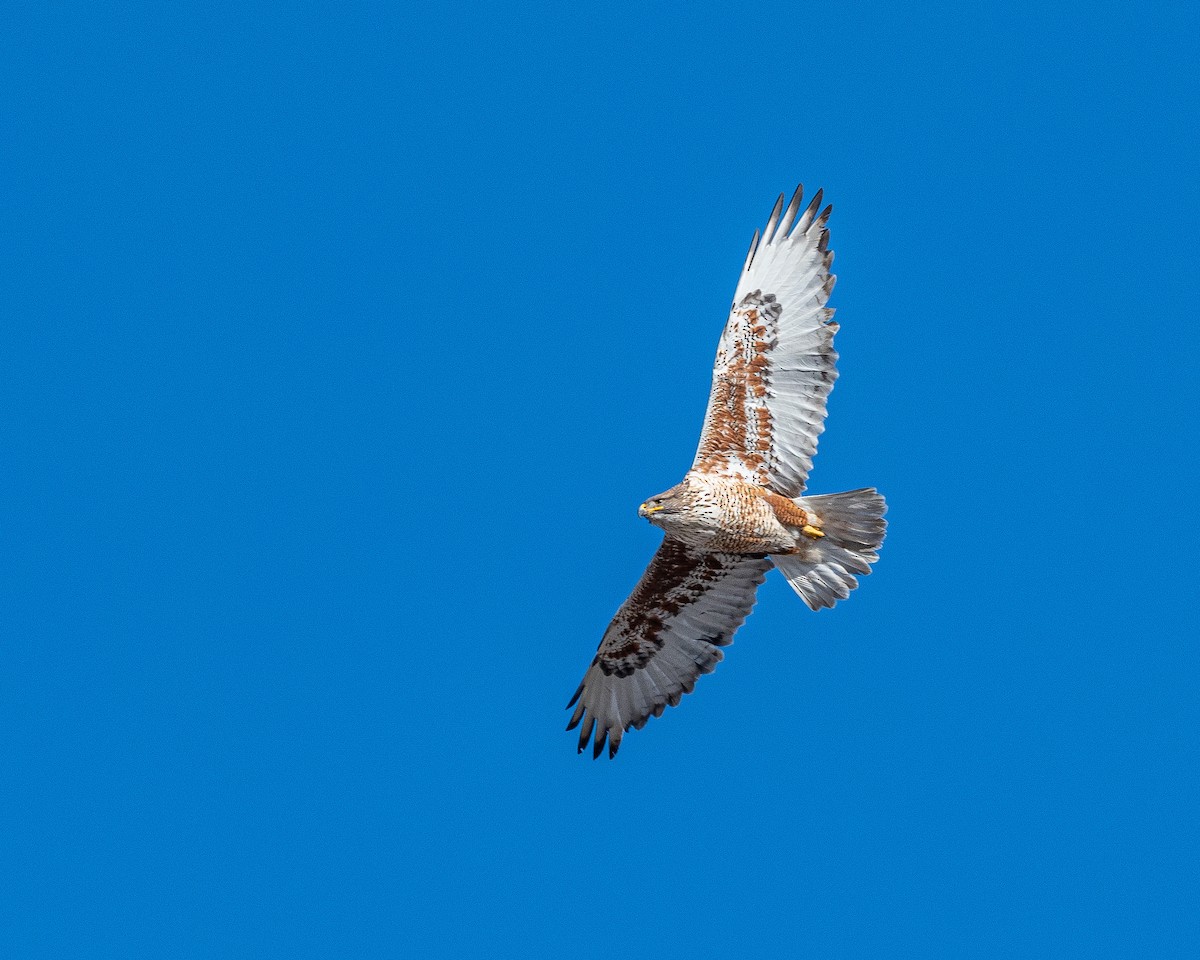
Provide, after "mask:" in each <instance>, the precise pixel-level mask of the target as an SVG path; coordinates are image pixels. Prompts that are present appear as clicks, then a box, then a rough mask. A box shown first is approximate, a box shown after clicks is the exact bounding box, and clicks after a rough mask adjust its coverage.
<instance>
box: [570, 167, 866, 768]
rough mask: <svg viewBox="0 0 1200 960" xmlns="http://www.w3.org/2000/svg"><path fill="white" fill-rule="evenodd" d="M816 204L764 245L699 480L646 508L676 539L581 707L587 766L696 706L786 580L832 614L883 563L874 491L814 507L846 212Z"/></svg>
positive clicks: (615, 623)
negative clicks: (677, 710)
mask: <svg viewBox="0 0 1200 960" xmlns="http://www.w3.org/2000/svg"><path fill="white" fill-rule="evenodd" d="M802 197H803V188H802V187H798V188H797V189H796V193H795V194H794V195H793V197H792V201H791V203H790V204H788V206H787V209H786V210H785V209H784V206H783V199H784V198H783V195H782V194H781V195H780V197H779V200H778V202H777V203H776V204H775V209H774V210H773V211H772V212H771V217H770V219H769V220H768V221H767V225H766V227H765V228H764V229H763V231H762V235H761V238H760V236H759V234H758V233H757V232H756V233H755V234H754V239H753V240H752V241H751V242H750V253H749V254H748V255H747V257H746V265H745V267H744V268H743V269H742V274H741V278H740V279H739V281H738V285H737V290H736V292H735V293H734V295H733V307H732V309H731V311H730V314H729V320H728V322H727V323H726V324H725V332H724V333H723V334H722V335H721V342H720V343H719V344H718V346H717V359H716V363H715V364H714V366H713V380H712V393H711V394H710V396H709V400H708V412H707V413H706V414H705V417H704V430H703V432H702V433H701V435H700V448H699V449H698V450H697V452H696V459H695V461H694V462H693V463H692V467H691V469H690V470H689V471H688V472H687V474H686V475H685V476H684V478H683V480H682V481H681V482H680V483H678V484H676V485H675V486H674V487H672V488H671V489H670V490H668V491H666V492H665V493H660V494H659V495H658V496H656V497H651V498H650V499H648V500H647V501H646V502H645V503H643V504H642V505H641V506H640V507H639V508H638V514H639V515H640V516H642V517H645V518H646V519H647V520H649V521H650V522H651V523H652V524H654V525H655V526H657V527H661V528H662V529H663V531H664V532H665V534H666V536H665V537H664V539H663V542H662V545H661V546H660V547H659V548H658V553H656V554H655V556H654V559H653V560H652V561H651V563H650V566H649V567H648V568H647V570H646V572H645V573H644V574H643V575H642V579H641V580H640V581H639V583H638V585H637V586H636V587H635V588H634V591H633V593H632V594H631V595H630V597H629V599H628V600H626V601H625V603H623V604H622V605H621V609H620V610H618V611H617V615H616V616H615V617H613V620H612V623H610V624H609V626H608V629H607V630H605V631H604V637H603V639H602V640H601V641H600V648H599V650H597V652H596V656H595V657H594V658H593V660H592V663H591V665H590V666H589V667H588V669H587V672H586V673H585V674H584V676H583V682H582V683H581V684H580V685H579V689H578V690H576V691H575V696H574V697H572V698H571V702H570V703H569V704H567V709H568V710H569V709H571V707H574V708H575V712H574V713H573V714H572V716H571V722H570V723H569V724H568V725H567V729H568V730H571V729H573V728H574V727H576V726H577V725H579V724H580V723H582V724H583V727H582V729H581V730H580V734H579V752H580V753H582V752H583V751H584V749H586V747H587V743H588V740H589V738H592V739H593V747H592V755H593V757H599V756H600V753H601V752H602V751H603V749H604V744H605V742H606V741H607V743H608V755H609V756H610V757H614V756H616V754H617V750H618V748H619V747H620V745H621V738H622V737H623V736H624V735H625V731H626V730H628V729H629V728H630V727H635V728H637V729H641V728H642V727H643V726H645V724H646V721H647V720H648V719H649V718H650V717H652V716H655V717H658V716H661V715H662V712H663V710H664V709H665V708H666V707H667V706H672V707H673V706H675V705H676V704H678V703H679V700H680V698H681V697H682V696H683V695H684V694H685V693H691V691H692V688H693V687H694V686H695V684H696V678H697V677H698V676H700V674H702V673H710V672H712V670H713V669H714V668H715V667H716V665H717V663H718V662H719V661H720V660H721V659H722V656H723V654H722V652H721V647H723V646H725V645H726V644H728V643H729V642H730V641H731V640H732V638H733V633H734V631H735V630H737V628H738V627H739V626H741V624H742V622H743V621H744V620H745V619H746V616H747V615H748V614H749V613H750V608H751V607H752V606H754V593H755V590H756V589H757V588H758V585H759V584H760V583H762V582H763V578H764V577H765V576H766V574H767V571H768V570H770V569H771V567H772V566H775V567H778V568H779V570H780V572H781V573H782V574H783V575H784V576H785V577H786V578H787V581H788V583H790V584H791V585H792V588H793V589H794V590H795V591H796V592H797V593H798V594H800V596H801V597H802V598H803V599H804V601H805V602H806V603H807V604H808V605H809V606H810V607H812V609H814V610H817V609H820V608H821V607H832V606H833V605H834V604H835V603H836V602H837V601H838V600H844V599H846V597H848V596H850V591H851V590H853V589H854V588H855V587H856V586H858V580H857V579H856V578H855V574H867V573H870V572H871V564H872V563H874V562H875V561H876V560H877V559H878V557H879V555H878V553H877V552H876V551H877V550H878V549H879V546H880V544H881V543H882V542H883V536H884V529H885V527H886V523H885V521H884V519H883V515H884V513H885V511H886V510H887V506H886V504H885V503H884V500H883V497H881V496H880V495H879V494H878V493H876V492H875V490H874V489H873V488H865V489H862V490H852V491H850V492H849V493H835V494H826V495H824V496H807V497H806V496H801V494H803V492H804V488H805V483H806V481H807V478H808V472H809V470H810V469H812V458H813V454H814V453H815V452H816V449H817V436H818V435H819V434H820V433H821V431H822V430H823V429H824V421H825V399H826V397H827V396H828V395H829V391H830V389H831V388H832V387H833V381H834V380H835V379H836V378H837V369H836V367H835V363H836V361H837V354H836V353H835V352H834V350H833V335H834V333H835V332H836V331H837V324H836V323H834V322H833V320H832V318H833V311H832V310H830V309H829V308H828V307H826V306H825V303H826V301H827V300H828V299H829V293H830V291H831V290H832V289H833V282H834V276H833V274H831V273H830V272H829V267H830V265H831V263H832V262H833V253H832V251H830V250H829V230H828V229H827V228H826V223H827V222H828V219H829V214H830V212H831V209H832V208H831V207H826V208H825V209H824V210H821V209H820V207H821V191H820V190H818V191H817V194H816V196H814V197H813V198H812V202H810V203H809V204H808V206H807V207H806V208H805V209H804V210H803V212H801V210H800V205H801V202H802ZM818 211H820V212H818ZM797 215H798V216H797ZM593 734H594V737H593Z"/></svg>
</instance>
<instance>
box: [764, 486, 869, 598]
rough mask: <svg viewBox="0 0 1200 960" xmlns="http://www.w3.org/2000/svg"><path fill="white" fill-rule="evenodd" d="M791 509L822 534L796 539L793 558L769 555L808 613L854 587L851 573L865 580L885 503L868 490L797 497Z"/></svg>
mask: <svg viewBox="0 0 1200 960" xmlns="http://www.w3.org/2000/svg"><path fill="white" fill-rule="evenodd" d="M796 504H797V505H798V506H799V507H800V508H801V509H803V510H804V511H805V512H806V513H808V514H809V516H810V518H811V522H812V523H813V525H814V526H816V527H818V528H819V529H820V531H821V533H823V534H824V536H823V537H820V538H816V539H814V538H811V537H808V536H804V535H801V536H800V537H799V538H798V539H799V541H800V544H799V546H798V547H797V551H796V553H792V554H772V555H771V559H772V560H773V561H774V563H775V566H776V567H778V568H779V570H780V571H781V572H782V573H783V575H784V576H785V577H786V578H787V582H788V583H789V584H791V586H792V589H793V590H795V591H796V593H798V594H800V596H801V598H803V600H804V602H805V603H807V604H808V605H809V606H810V607H812V609H814V610H819V609H820V608H821V607H832V606H833V605H834V604H835V603H837V602H838V601H839V600H845V599H846V598H847V597H848V596H850V591H851V590H853V589H854V588H855V587H857V586H858V579H857V578H856V577H855V576H854V574H856V573H857V574H861V575H863V576H865V575H866V574H868V573H870V572H871V564H873V563H874V562H875V561H876V560H878V559H879V553H878V550H879V547H880V545H881V544H882V543H883V538H884V533H885V531H886V529H887V521H886V520H884V519H883V515H884V514H885V513H887V503H886V501H885V500H884V499H883V497H882V496H880V494H879V493H877V492H876V491H875V489H874V488H873V487H865V488H863V489H862V490H851V491H849V492H847V493H830V494H825V495H823V496H817V497H799V498H797V499H796Z"/></svg>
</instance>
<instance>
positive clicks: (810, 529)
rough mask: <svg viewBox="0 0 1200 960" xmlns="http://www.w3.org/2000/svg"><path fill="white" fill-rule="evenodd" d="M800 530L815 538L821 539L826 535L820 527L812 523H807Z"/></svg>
mask: <svg viewBox="0 0 1200 960" xmlns="http://www.w3.org/2000/svg"><path fill="white" fill-rule="evenodd" d="M800 532H801V533H802V534H804V535H805V536H806V537H812V538H813V539H814V540H820V539H821V538H822V537H823V536H825V534H824V532H822V530H821V528H820V527H814V526H813V525H812V524H811V523H806V524H805V525H804V526H803V527H801V528H800Z"/></svg>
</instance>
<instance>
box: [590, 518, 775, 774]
mask: <svg viewBox="0 0 1200 960" xmlns="http://www.w3.org/2000/svg"><path fill="white" fill-rule="evenodd" d="M770 569H771V561H770V560H769V559H767V558H766V557H764V556H762V555H750V554H734V553H701V552H699V551H696V550H692V549H691V548H689V547H687V546H684V544H682V543H680V542H679V541H678V540H674V539H672V538H670V537H667V538H666V539H665V540H663V542H662V545H661V546H660V547H659V548H658V553H656V554H655V555H654V559H653V560H652V561H650V566H649V567H647V568H646V572H645V573H644V574H642V579H641V580H640V581H638V585H637V586H636V587H635V588H634V591H633V593H632V594H631V595H630V597H629V599H628V600H626V601H625V602H624V603H623V604H622V605H621V609H620V610H618V611H617V615H616V616H615V617H613V620H612V623H610V624H609V625H608V629H607V630H605V631H604V639H602V640H601V641H600V648H599V650H597V651H596V656H595V658H594V659H593V660H592V663H591V666H589V667H588V670H587V673H585V674H584V675H583V682H582V683H581V684H580V685H579V689H578V690H576V691H575V696H573V697H572V698H571V702H570V703H568V704H567V709H568V710H569V709H571V707H575V713H574V714H573V715H572V716H571V722H570V723H569V724H567V729H568V730H571V729H574V728H575V727H576V726H577V725H578V724H579V723H580V722H581V721H582V722H583V729H582V730H581V731H580V734H579V752H580V753H583V751H584V748H585V747H586V746H587V742H588V738H589V737H591V735H592V732H593V729H594V730H595V734H596V736H595V743H594V746H593V749H592V756H593V757H599V756H600V753H601V751H602V750H603V749H604V741H605V738H607V739H608V755H609V756H610V757H615V756H616V755H617V750H618V749H619V748H620V746H621V738H622V737H623V736H624V735H625V731H626V730H628V729H629V728H630V727H636V728H637V729H639V730H640V729H641V728H642V727H644V726H645V725H646V721H647V720H649V719H650V717H651V715H653V716H656V717H660V716H662V712H663V710H665V709H666V708H667V706H668V705H670V706H672V707H673V706H675V705H676V704H677V703H679V700H680V698H681V697H682V696H683V695H684V694H685V693H691V692H692V688H693V687H694V686H695V685H696V678H697V677H698V676H700V674H702V673H711V672H712V671H713V670H714V669H715V668H716V665H717V663H718V662H720V660H721V659H722V658H723V657H724V654H723V653H722V652H721V650H720V649H719V648H720V647H723V646H725V645H726V644H728V643H729V642H730V641H731V640H732V639H733V632H734V631H735V630H736V629H737V628H738V627H740V626H741V625H742V621H744V620H745V619H746V616H747V614H749V613H750V608H751V607H753V606H754V592H755V590H756V589H757V588H758V585H759V584H760V583H762V582H763V578H764V577H765V576H766V573H767V571H768V570H770Z"/></svg>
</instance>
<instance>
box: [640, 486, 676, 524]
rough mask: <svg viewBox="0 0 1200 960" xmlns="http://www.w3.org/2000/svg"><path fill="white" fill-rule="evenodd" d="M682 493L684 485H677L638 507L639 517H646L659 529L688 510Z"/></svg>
mask: <svg viewBox="0 0 1200 960" xmlns="http://www.w3.org/2000/svg"><path fill="white" fill-rule="evenodd" d="M682 492H683V484H676V485H675V486H673V487H672V488H671V489H670V490H668V491H667V492H666V493H660V494H659V495H658V496H656V497H651V498H650V499H649V500H647V501H646V502H645V503H643V504H642V505H641V506H640V507H638V516H639V517H645V518H646V519H647V520H649V521H650V522H651V523H653V524H654V525H655V526H657V527H661V526H663V524H664V523H666V522H669V520H670V518H671V517H672V516H678V515H679V514H680V513H682V512H683V511H684V510H685V509H686V504H685V503H684V502H683V498H682V496H681V494H682Z"/></svg>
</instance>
